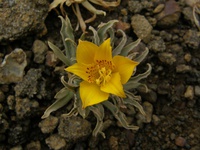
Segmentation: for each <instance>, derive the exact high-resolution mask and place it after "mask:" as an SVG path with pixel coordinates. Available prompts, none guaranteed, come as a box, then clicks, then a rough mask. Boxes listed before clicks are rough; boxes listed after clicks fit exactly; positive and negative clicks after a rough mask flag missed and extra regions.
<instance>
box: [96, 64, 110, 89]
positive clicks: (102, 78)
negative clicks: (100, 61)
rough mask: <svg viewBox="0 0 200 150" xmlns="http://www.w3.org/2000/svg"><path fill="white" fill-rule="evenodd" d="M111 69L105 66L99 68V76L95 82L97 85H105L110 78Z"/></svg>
mask: <svg viewBox="0 0 200 150" xmlns="http://www.w3.org/2000/svg"><path fill="white" fill-rule="evenodd" d="M111 73H112V70H111V69H106V68H105V67H103V68H101V69H99V78H97V79H96V80H95V81H96V84H97V85H100V86H101V85H105V83H106V82H108V81H109V80H110V78H111Z"/></svg>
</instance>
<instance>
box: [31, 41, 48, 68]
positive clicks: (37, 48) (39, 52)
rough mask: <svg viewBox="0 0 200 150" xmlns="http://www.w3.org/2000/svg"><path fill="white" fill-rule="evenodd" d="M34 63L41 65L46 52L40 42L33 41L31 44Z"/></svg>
mask: <svg viewBox="0 0 200 150" xmlns="http://www.w3.org/2000/svg"><path fill="white" fill-rule="evenodd" d="M32 50H33V53H34V59H33V60H34V62H36V63H38V64H42V63H43V62H44V60H45V55H46V52H47V51H48V47H47V45H46V44H45V43H44V42H43V41H40V40H35V41H34V43H33V48H32Z"/></svg>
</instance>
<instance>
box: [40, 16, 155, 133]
mask: <svg viewBox="0 0 200 150" xmlns="http://www.w3.org/2000/svg"><path fill="white" fill-rule="evenodd" d="M60 18H61V21H62V27H61V36H62V40H63V44H64V47H65V54H64V53H63V52H62V51H61V50H60V49H59V48H58V47H57V46H56V45H54V44H52V43H51V42H48V44H49V47H50V48H51V49H52V50H53V51H54V53H55V54H56V55H57V56H58V58H59V59H60V60H61V61H62V62H63V63H64V64H65V65H66V66H67V68H66V69H65V70H66V72H67V75H68V76H67V81H66V80H65V77H64V76H62V77H61V82H62V84H63V85H64V88H62V89H61V90H60V91H59V92H58V93H57V94H56V95H55V99H56V101H55V102H54V103H53V104H52V105H51V106H49V107H48V108H47V109H46V111H45V112H44V115H43V116H42V118H47V117H48V116H49V115H50V113H51V112H53V111H56V110H57V109H59V108H61V107H63V106H64V105H67V104H68V103H69V102H70V101H73V102H74V105H73V108H72V109H71V111H70V112H68V113H67V116H68V117H70V116H73V115H78V114H79V115H81V116H82V117H83V118H86V117H87V116H88V114H89V113H90V112H92V113H93V114H94V116H95V117H96V119H97V123H96V127H95V129H94V130H93V135H94V136H97V134H99V133H100V134H101V135H102V136H103V137H105V134H104V133H103V131H102V130H103V127H104V116H105V113H104V109H107V110H109V111H110V112H111V113H112V114H113V116H114V117H115V118H116V119H117V120H118V121H119V122H120V123H121V125H122V126H123V127H124V128H126V129H131V130H138V128H139V127H138V126H135V125H130V124H128V122H127V119H126V115H125V114H124V113H123V112H122V111H121V108H127V106H128V105H131V106H134V107H136V108H137V109H138V110H139V111H140V113H141V114H143V115H144V116H145V112H144V110H143V107H142V106H141V104H140V102H141V97H140V96H139V95H134V94H133V92H130V91H132V90H133V89H136V88H138V87H139V86H144V87H145V89H146V90H147V91H148V88H147V87H146V85H144V84H142V83H140V80H141V79H144V78H146V77H147V76H148V75H149V74H150V73H151V65H150V64H148V69H147V70H146V72H144V73H142V74H138V75H135V72H136V66H137V65H138V64H139V63H140V62H141V61H142V60H143V59H144V58H145V57H146V56H147V54H148V52H149V51H148V49H147V48H146V49H145V50H144V51H143V52H142V53H140V54H139V55H138V53H136V52H132V50H133V48H135V47H136V46H137V45H138V44H139V43H140V41H141V40H140V39H138V40H136V41H135V42H132V43H130V44H128V45H126V42H127V37H126V34H125V33H124V32H123V31H122V30H118V32H120V33H121V34H122V38H121V41H120V43H119V44H118V45H117V46H116V47H114V41H115V32H114V29H113V25H114V24H115V23H116V22H117V20H111V21H109V22H107V23H102V24H100V25H99V27H98V30H95V29H94V28H93V27H89V29H90V30H91V31H92V33H93V41H92V42H89V41H85V40H84V38H83V37H84V36H82V37H81V38H80V39H79V42H78V45H77V44H76V43H75V39H74V34H73V29H72V27H71V24H70V20H69V19H68V18H66V19H63V18H62V17H60Z"/></svg>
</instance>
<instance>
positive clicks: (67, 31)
mask: <svg viewBox="0 0 200 150" xmlns="http://www.w3.org/2000/svg"><path fill="white" fill-rule="evenodd" d="M59 18H60V19H61V22H62V27H61V30H60V34H61V36H62V40H63V44H64V47H65V53H66V57H67V58H69V59H70V58H71V57H76V46H75V45H74V43H72V42H70V40H71V41H74V34H73V28H72V26H71V23H70V20H69V18H68V17H67V16H66V18H65V19H64V18H63V17H62V16H59ZM66 39H70V40H66Z"/></svg>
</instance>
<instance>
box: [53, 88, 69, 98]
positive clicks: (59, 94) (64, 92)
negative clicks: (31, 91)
mask: <svg viewBox="0 0 200 150" xmlns="http://www.w3.org/2000/svg"><path fill="white" fill-rule="evenodd" d="M68 90H69V89H68V88H65V87H64V88H62V89H61V90H60V91H59V92H57V93H56V95H55V96H54V98H55V99H62V98H64V97H65V96H66V95H67V93H68Z"/></svg>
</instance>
